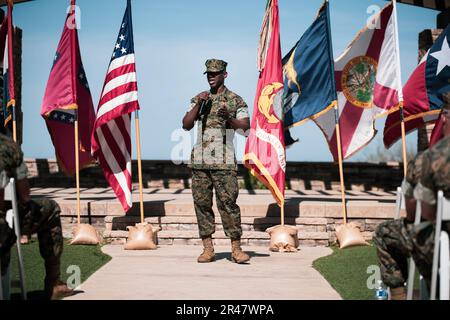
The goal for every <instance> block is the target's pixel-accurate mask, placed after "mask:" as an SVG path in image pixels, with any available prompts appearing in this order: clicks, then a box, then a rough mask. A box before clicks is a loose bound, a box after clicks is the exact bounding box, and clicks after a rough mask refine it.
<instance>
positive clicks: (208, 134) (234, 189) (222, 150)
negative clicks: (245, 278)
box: [183, 59, 249, 262]
mask: <svg viewBox="0 0 450 320" xmlns="http://www.w3.org/2000/svg"><path fill="white" fill-rule="evenodd" d="M205 65H206V67H207V69H206V71H205V73H207V74H208V81H209V82H210V86H211V91H209V92H202V93H200V94H198V95H197V96H195V97H194V98H192V99H191V104H190V107H189V110H188V113H187V114H186V116H188V115H189V114H190V113H191V112H195V110H194V108H198V114H197V115H196V118H195V122H196V123H197V125H198V126H197V129H198V137H197V143H196V144H195V145H194V148H193V150H192V153H191V161H190V163H189V165H188V166H189V167H190V168H191V169H192V196H193V199H194V207H195V213H196V216H197V222H198V227H199V235H200V237H201V238H202V239H203V243H204V246H205V248H206V249H209V253H210V254H209V255H208V254H206V255H203V256H201V257H199V260H198V261H199V262H211V261H213V260H214V253H213V250H211V249H212V240H211V236H212V234H213V233H214V232H215V222H214V220H215V219H214V218H215V217H214V212H213V210H212V204H213V189H215V191H216V202H217V208H218V210H219V213H220V216H221V219H222V223H223V228H224V231H225V234H226V235H227V236H228V237H229V238H231V240H232V241H234V243H235V244H236V245H234V244H233V248H234V247H236V246H238V248H237V249H236V250H235V249H233V252H234V251H240V250H241V249H240V242H239V241H240V238H241V236H242V228H241V214H240V208H239V206H238V205H237V204H236V200H237V197H238V194H239V185H238V181H237V163H236V157H235V152H234V145H233V140H234V133H235V129H233V127H232V126H231V125H230V121H231V120H232V119H237V120H243V119H247V120H248V118H249V115H248V107H247V105H246V103H245V102H244V100H243V99H242V98H241V97H240V96H238V95H237V94H235V93H234V92H232V91H231V90H229V89H228V88H227V87H225V86H224V85H223V79H224V78H222V80H217V79H216V78H215V77H216V76H219V77H220V76H222V77H223V75H224V74H225V75H226V66H227V63H226V62H225V61H223V60H217V59H210V60H207V61H206V64H205ZM225 77H226V76H225ZM220 81H222V82H221V83H222V86H221V87H222V88H221V90H218V91H217V92H215V90H214V87H215V86H219V84H220ZM224 109H225V110H226V111H224ZM193 110H194V111H193ZM196 110H197V109H196ZM186 116H185V118H186ZM184 122H185V120H184V119H183V127H184V128H185V129H187V130H190V129H191V127H190V126H187V127H186V126H185V125H184ZM232 243H233V242H232ZM241 252H242V251H241ZM242 253H243V252H242ZM241 258H242V259H235V260H239V261H241V260H245V261H247V260H248V256H247V257H242V255H241ZM239 261H236V262H239ZM242 262H243V261H242Z"/></svg>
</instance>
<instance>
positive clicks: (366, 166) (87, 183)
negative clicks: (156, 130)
mask: <svg viewBox="0 0 450 320" xmlns="http://www.w3.org/2000/svg"><path fill="white" fill-rule="evenodd" d="M26 164H27V167H28V170H29V178H30V183H31V186H32V187H60V188H69V187H74V186H75V178H74V177H67V176H66V175H64V173H63V172H61V171H60V168H59V167H58V164H57V162H56V161H55V160H48V159H27V160H26ZM132 167H133V168H132V170H133V173H134V174H133V184H137V174H136V173H137V162H136V161H133V165H132ZM142 167H143V172H142V174H143V181H144V188H169V189H189V188H190V185H191V179H190V177H191V172H190V169H189V168H187V166H186V165H175V164H174V163H173V162H172V161H169V160H160V161H158V160H144V161H143V162H142ZM344 174H345V187H346V190H364V191H378V190H383V191H392V190H396V188H397V186H400V184H401V181H402V178H403V170H402V164H401V163H397V162H393V163H380V164H374V163H351V162H350V163H344ZM238 178H239V184H240V187H241V189H248V190H252V189H258V188H259V184H258V183H257V182H256V180H255V179H254V178H253V177H251V176H250V175H249V172H248V170H247V169H246V168H245V167H244V166H242V165H241V164H239V173H238ZM80 183H81V187H82V188H96V187H98V188H100V187H108V184H107V182H106V180H105V178H104V177H103V173H102V171H101V170H100V168H99V167H97V166H92V167H90V168H85V169H83V170H82V171H81V173H80ZM286 187H287V188H288V189H292V190H338V189H339V169H338V166H337V164H334V163H330V162H289V163H288V164H287V171H286Z"/></svg>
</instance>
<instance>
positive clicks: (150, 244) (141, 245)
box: [124, 223, 160, 250]
mask: <svg viewBox="0 0 450 320" xmlns="http://www.w3.org/2000/svg"><path fill="white" fill-rule="evenodd" d="M127 230H128V239H127V243H126V244H125V246H124V249H125V250H154V249H156V248H157V246H156V244H155V235H156V232H158V231H159V230H160V228H159V227H156V228H153V227H152V225H151V224H148V223H137V224H136V226H134V227H133V226H128V227H127Z"/></svg>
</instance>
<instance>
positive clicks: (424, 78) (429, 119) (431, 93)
mask: <svg viewBox="0 0 450 320" xmlns="http://www.w3.org/2000/svg"><path fill="white" fill-rule="evenodd" d="M449 41H450V25H448V26H447V28H445V30H443V31H442V33H441V35H440V36H439V38H438V39H437V40H436V42H435V43H434V45H433V46H432V47H431V48H430V50H429V51H428V52H427V54H426V55H425V56H424V57H423V58H422V61H421V62H420V64H419V65H418V67H417V68H416V69H415V70H414V72H413V74H412V75H411V77H410V78H409V80H408V82H407V83H406V85H405V86H404V88H403V94H404V99H405V103H404V121H405V129H406V132H411V131H413V130H415V129H417V128H419V127H422V126H424V125H425V124H426V123H433V122H435V121H436V120H437V119H438V117H439V114H440V112H441V109H442V107H443V106H444V99H443V94H445V93H447V92H449V91H450V82H449V79H450V45H449ZM400 116H401V115H400V112H398V111H397V112H394V113H392V114H390V115H389V116H388V118H387V119H386V124H385V127H384V145H385V146H386V147H387V148H389V147H390V146H392V145H393V144H394V143H395V142H396V141H397V140H398V139H400V138H401V128H400V124H401V118H400Z"/></svg>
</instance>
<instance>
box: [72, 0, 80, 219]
mask: <svg viewBox="0 0 450 320" xmlns="http://www.w3.org/2000/svg"><path fill="white" fill-rule="evenodd" d="M75 2H76V0H71V1H70V4H71V10H72V11H71V13H72V14H75ZM75 32H76V29H73V30H71V39H70V40H71V58H72V87H73V101H74V102H75V103H77V102H76V101H77V98H76V97H77V93H76V89H77V85H76V72H77V70H76V66H75V64H76V49H75V46H76V45H75V36H76V34H75ZM74 112H75V123H74V127H75V128H74V130H75V180H76V189H77V222H78V225H80V224H81V205H80V149H79V148H80V142H79V139H78V105H77V107H76V109H75V110H74Z"/></svg>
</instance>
